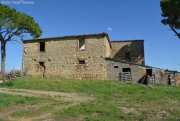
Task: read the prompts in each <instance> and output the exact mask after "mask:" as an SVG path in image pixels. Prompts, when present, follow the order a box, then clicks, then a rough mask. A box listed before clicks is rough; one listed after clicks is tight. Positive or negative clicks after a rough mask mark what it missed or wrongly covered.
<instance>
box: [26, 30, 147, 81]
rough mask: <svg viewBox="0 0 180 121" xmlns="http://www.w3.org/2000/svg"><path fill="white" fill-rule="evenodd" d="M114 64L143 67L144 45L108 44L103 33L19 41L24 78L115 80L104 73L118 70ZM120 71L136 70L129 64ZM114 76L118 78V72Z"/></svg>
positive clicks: (141, 43)
mask: <svg viewBox="0 0 180 121" xmlns="http://www.w3.org/2000/svg"><path fill="white" fill-rule="evenodd" d="M108 59H110V60H111V64H109V62H108ZM112 62H114V63H112ZM117 62H119V63H131V64H138V65H144V64H145V59H144V41H143V40H133V41H129V40H128V41H110V39H109V36H108V34H106V33H99V34H84V35H72V36H61V37H49V38H36V39H31V40H23V71H24V73H25V74H26V75H31V76H41V77H44V76H45V77H51V76H53V77H60V78H67V79H90V80H94V79H96V80H108V79H111V78H112V79H117V78H113V77H112V76H113V74H112V75H110V74H111V72H109V71H108V69H109V68H111V70H112V68H113V69H114V70H113V71H115V70H116V68H119V67H117V66H116V65H115V64H116V63H117ZM110 65H111V66H112V67H109V66H110ZM119 65H121V64H119ZM124 68H131V70H135V71H136V70H137V66H130V65H129V64H126V67H124ZM133 68H134V69H133ZM119 71H121V70H119ZM137 72H138V71H137ZM116 73H117V74H116V75H115V76H116V77H118V73H119V72H116ZM141 76H142V75H141ZM110 77H111V78H110ZM137 78H138V77H137Z"/></svg>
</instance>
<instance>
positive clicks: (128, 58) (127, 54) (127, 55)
mask: <svg viewBox="0 0 180 121" xmlns="http://www.w3.org/2000/svg"><path fill="white" fill-rule="evenodd" d="M125 58H126V59H127V60H130V58H131V54H130V53H128V52H127V53H125Z"/></svg>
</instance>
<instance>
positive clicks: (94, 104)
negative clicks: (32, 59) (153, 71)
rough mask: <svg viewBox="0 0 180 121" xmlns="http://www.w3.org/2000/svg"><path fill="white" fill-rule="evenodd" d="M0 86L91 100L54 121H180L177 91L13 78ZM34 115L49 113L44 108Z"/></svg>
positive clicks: (179, 90)
mask: <svg viewBox="0 0 180 121" xmlns="http://www.w3.org/2000/svg"><path fill="white" fill-rule="evenodd" d="M1 86H2V87H7V88H22V89H36V90H51V91H60V92H76V93H85V94H87V95H92V96H94V97H95V100H93V101H89V102H84V103H81V104H79V105H75V106H71V107H69V108H66V109H63V110H62V109H60V110H59V111H56V112H55V113H53V114H54V118H55V119H59V118H60V117H74V118H75V117H78V116H83V118H84V119H85V120H87V121H119V120H125V121H134V120H137V121H148V120H158V121H164V120H167V121H171V120H172V121H178V120H180V88H179V87H171V86H166V85H149V86H145V85H139V84H125V83H121V82H119V81H93V80H66V79H51V78H16V79H15V81H13V82H12V83H11V84H8V85H1ZM0 99H1V98H0ZM0 102H1V101H0ZM17 102H18V101H17ZM56 103H57V102H55V105H56ZM38 111H39V112H50V110H48V107H46V106H45V107H41V108H40V109H39V110H38ZM20 114H21V113H20Z"/></svg>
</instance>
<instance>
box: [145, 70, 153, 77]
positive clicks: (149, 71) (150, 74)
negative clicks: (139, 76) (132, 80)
mask: <svg viewBox="0 0 180 121" xmlns="http://www.w3.org/2000/svg"><path fill="white" fill-rule="evenodd" d="M146 75H149V76H150V77H151V76H152V69H146Z"/></svg>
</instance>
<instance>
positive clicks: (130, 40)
mask: <svg viewBox="0 0 180 121" xmlns="http://www.w3.org/2000/svg"><path fill="white" fill-rule="evenodd" d="M137 41H141V42H144V40H113V41H111V43H113V42H137Z"/></svg>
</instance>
